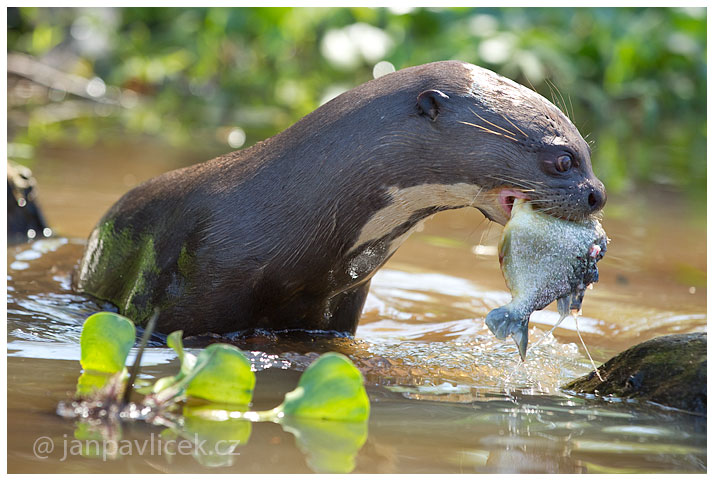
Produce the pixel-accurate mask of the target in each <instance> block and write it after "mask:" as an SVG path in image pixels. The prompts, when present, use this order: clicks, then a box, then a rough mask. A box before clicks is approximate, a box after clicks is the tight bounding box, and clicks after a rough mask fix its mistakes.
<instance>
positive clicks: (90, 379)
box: [76, 370, 127, 396]
mask: <svg viewBox="0 0 715 481" xmlns="http://www.w3.org/2000/svg"><path fill="white" fill-rule="evenodd" d="M120 372H122V371H120ZM126 372H127V371H126V370H124V374H126ZM115 375H116V373H115V374H112V373H109V372H96V371H85V372H83V373H82V374H81V375H80V376H79V379H77V392H76V393H77V395H78V396H89V395H91V394H92V393H94V392H96V391H99V390H101V389H102V388H104V387H105V386H106V385H107V384H108V383H109V381H111V380H112V378H113V376H115ZM124 377H126V376H122V379H124Z"/></svg>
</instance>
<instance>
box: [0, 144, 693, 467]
mask: <svg viewBox="0 0 715 481" xmlns="http://www.w3.org/2000/svg"><path fill="white" fill-rule="evenodd" d="M172 156H173V157H172ZM177 158H178V163H179V164H182V163H183V164H186V163H190V162H192V161H195V160H200V159H201V158H200V157H195V158H191V157H189V156H186V155H184V156H183V157H177V155H176V154H175V153H171V152H170V151H168V150H167V149H166V148H157V147H153V146H146V145H143V146H124V147H122V148H121V149H113V148H104V149H95V150H91V151H84V150H81V149H77V148H74V149H69V148H65V149H61V148H55V149H47V150H45V151H43V152H42V153H41V154H40V155H39V156H38V160H37V163H36V164H35V165H34V166H33V168H34V171H35V174H36V177H37V179H38V182H39V186H40V188H39V195H40V201H41V205H42V207H43V208H44V210H45V214H46V216H47V218H48V219H49V222H50V223H51V225H52V227H53V228H54V230H55V231H56V232H57V233H59V234H60V235H61V236H62V237H58V238H54V239H49V240H41V241H37V242H35V243H32V244H25V245H20V246H15V247H10V248H8V257H7V261H8V277H7V279H8V281H7V282H8V322H7V332H8V338H7V342H8V372H7V374H8V392H7V395H8V470H9V471H10V472H48V473H49V472H204V471H205V472H257V473H263V472H268V473H282V472H313V471H353V472H383V473H417V472H459V473H461V472H541V473H543V472H549V473H551V472H555V473H556V472H558V473H574V472H589V473H594V472H596V473H631V472H649V473H650V472H704V471H705V470H706V422H705V420H704V418H698V417H694V416H689V415H686V414H680V413H677V412H673V411H668V410H664V409H662V408H659V407H657V406H650V405H644V404H640V403H622V402H621V403H619V402H605V401H602V400H594V399H590V400H589V399H581V398H576V397H572V396H567V395H565V394H563V393H561V392H560V391H559V390H558V386H559V385H561V384H563V383H564V382H566V381H567V380H570V379H572V378H573V377H575V376H578V375H581V374H583V373H585V372H587V371H589V370H590V365H589V363H588V361H587V359H586V358H585V353H584V351H583V349H582V348H581V347H580V346H579V345H578V338H577V335H576V331H575V324H574V322H573V320H567V321H565V322H564V323H563V324H562V325H561V326H560V327H559V328H558V329H556V331H554V336H552V337H550V338H549V339H548V340H547V341H546V342H543V343H542V344H541V345H539V346H537V347H535V348H534V349H532V350H530V351H529V357H528V361H527V362H526V364H524V365H523V366H521V367H520V368H519V369H518V370H516V371H515V370H514V368H515V367H516V366H517V359H518V355H517V353H516V349H515V347H514V346H513V344H512V342H511V341H508V342H501V341H498V340H496V339H495V338H494V337H493V336H492V335H491V334H490V333H489V331H488V330H487V328H486V327H485V326H484V323H483V320H484V316H485V315H486V313H487V312H488V311H489V310H490V309H492V308H494V307H496V306H498V305H501V304H503V303H505V302H506V301H508V299H509V294H508V292H507V291H506V288H505V286H504V281H503V279H502V277H501V273H500V271H499V266H498V261H497V258H496V243H497V241H498V237H499V234H500V232H501V227H500V226H497V225H495V224H489V223H488V222H487V221H485V220H484V218H483V217H482V215H481V214H479V213H478V212H476V211H474V212H472V211H467V210H461V211H453V212H446V213H442V214H439V215H437V216H436V217H434V218H432V219H431V220H430V221H428V222H427V223H426V224H425V227H424V229H423V230H422V231H421V232H417V233H415V234H414V235H413V236H412V237H411V238H410V240H408V242H407V243H406V244H405V245H404V246H403V247H402V248H401V249H400V250H399V251H398V252H397V253H396V254H395V256H394V257H393V258H392V259H391V260H390V262H388V264H387V265H386V267H385V268H384V269H382V270H381V271H380V272H379V273H378V274H377V275H376V276H375V278H374V281H373V283H372V289H371V294H370V296H369V298H368V300H367V304H366V307H365V311H364V314H363V319H362V322H361V325H360V328H359V329H358V332H357V335H356V336H355V338H354V339H340V340H319V341H313V342H304V341H295V342H291V343H281V344H271V343H269V342H266V341H265V340H264V341H261V340H255V341H254V342H253V343H251V344H244V345H242V346H240V347H242V348H243V349H245V350H247V353H248V355H249V357H250V359H251V360H252V362H253V364H254V368H255V370H256V371H257V376H258V382H257V391H256V395H255V401H254V407H255V408H257V409H268V408H272V407H274V406H275V405H277V404H278V403H280V401H281V400H282V397H283V394H284V393H285V392H287V391H290V390H292V389H293V388H294V387H295V384H296V382H297V379H298V377H299V375H300V371H302V370H303V369H304V368H305V367H306V366H307V365H308V364H309V363H310V361H311V360H312V359H314V358H315V357H316V356H317V354H316V353H319V352H324V351H329V350H336V351H340V352H343V353H345V354H347V355H348V356H350V357H351V358H352V359H353V361H354V362H355V363H356V364H357V365H358V366H359V367H360V369H361V370H362V371H363V372H364V374H365V376H366V379H367V388H368V393H369V395H370V399H371V403H372V413H371V416H370V420H369V423H368V425H367V440H366V441H365V443H364V445H362V446H361V444H360V442H357V443H356V442H355V441H354V439H357V438H360V435H361V434H360V433H358V434H354V433H353V434H351V433H349V432H348V431H349V430H346V429H343V428H334V429H328V430H323V431H321V430H320V429H319V428H318V427H316V426H312V427H311V426H308V427H306V426H302V427H301V426H297V427H296V426H293V427H292V428H283V427H281V426H280V425H277V424H272V423H254V424H253V425H251V424H245V425H240V426H238V425H237V426H233V427H232V428H231V429H234V428H235V429H234V431H233V433H234V434H235V432H238V431H240V432H241V433H242V434H241V442H240V443H238V444H236V445H231V449H230V450H229V452H222V453H218V454H217V453H212V452H208V453H207V452H204V451H203V447H202V446H201V444H202V443H201V439H204V438H201V439H199V438H195V439H191V440H189V441H187V443H188V444H187V445H184V447H185V448H186V449H184V450H177V449H176V447H177V445H172V446H171V447H167V446H168V445H167V442H168V441H169V440H170V439H171V436H170V433H167V432H166V431H164V430H163V428H160V427H152V426H146V425H125V426H123V428H122V430H121V433H116V432H115V433H113V436H114V438H113V439H114V440H115V441H117V443H119V442H120V441H121V442H123V443H125V444H121V445H119V444H118V445H119V447H120V449H119V450H118V451H117V449H111V448H112V446H109V447H108V446H107V445H105V446H104V450H102V449H101V448H100V449H99V451H96V450H95V451H92V450H91V449H89V450H88V449H84V450H83V451H81V452H80V449H79V448H78V447H77V445H76V443H79V441H77V438H79V437H81V436H80V434H79V433H78V432H79V431H80V429H81V427H80V426H77V425H75V423H73V422H71V421H66V420H64V419H61V418H60V417H58V416H57V415H56V414H55V408H56V406H57V403H58V402H59V401H60V400H63V399H67V398H68V397H70V396H71V394H72V392H73V391H74V388H75V384H76V381H77V377H78V375H79V373H80V366H79V363H78V362H77V361H78V359H79V344H78V340H79V334H80V330H81V325H82V322H83V320H84V319H85V318H86V317H87V316H88V315H89V314H90V313H92V312H94V311H96V310H98V307H97V306H96V305H95V304H93V303H92V302H91V301H89V300H88V299H86V298H84V297H82V296H77V295H75V294H73V293H72V292H71V291H70V290H69V277H68V276H69V273H70V272H71V269H72V268H73V266H74V264H75V262H76V261H77V259H78V257H79V256H80V254H81V252H82V249H83V243H84V239H85V238H86V236H87V235H88V233H89V231H90V230H91V228H92V227H93V225H94V223H95V222H96V221H97V220H98V219H99V217H100V216H101V215H102V214H103V212H104V211H105V210H106V209H107V208H108V207H109V206H110V205H111V204H112V203H113V202H114V201H115V200H116V199H117V198H118V197H119V196H120V195H121V194H123V193H124V192H125V191H126V190H128V189H129V188H130V187H131V186H133V185H135V184H136V183H137V182H139V181H141V180H144V179H146V178H148V177H150V176H153V175H156V174H158V173H160V172H162V171H165V170H168V169H170V168H174V167H176V166H177ZM604 226H605V228H606V231H607V232H608V234H609V236H610V238H611V239H612V242H611V244H610V245H609V250H608V255H607V256H606V258H605V259H604V260H603V261H602V262H601V263H600V264H599V267H600V271H601V281H600V283H599V284H598V285H597V286H596V288H595V289H594V290H593V291H589V292H588V293H587V296H586V299H585V301H584V308H583V317H582V318H581V319H580V320H579V327H580V329H581V332H582V334H583V336H584V339H585V341H586V343H587V344H588V346H589V349H590V351H591V354H592V355H593V356H594V357H595V358H596V360H597V361H604V360H606V359H607V358H609V357H610V356H612V355H614V354H616V353H618V352H620V351H621V350H623V349H625V348H627V347H629V346H631V345H633V344H636V343H638V342H641V341H644V340H646V339H650V338H652V337H655V336H659V335H663V334H669V333H676V332H677V333H684V332H694V331H704V330H705V329H706V323H707V318H706V292H705V291H706V289H705V287H706V274H705V268H706V233H705V219H704V213H703V214H697V213H693V212H691V210H690V209H688V208H687V207H686V205H685V204H684V203H683V202H682V200H681V199H679V198H677V197H675V196H672V195H667V194H665V193H663V192H652V193H649V194H643V195H642V196H640V197H633V196H631V197H628V198H625V197H624V198H613V197H612V198H611V199H610V200H609V205H608V207H607V209H606V214H605V219H604ZM557 318H558V316H557V315H556V312H555V311H554V310H552V309H549V310H546V311H542V312H537V313H535V314H534V315H533V316H532V324H531V325H532V326H533V327H532V332H531V334H530V338H531V339H532V342H533V340H534V339H537V338H538V337H539V336H541V335H542V334H543V332H544V331H545V330H547V329H548V328H549V327H550V326H552V325H553V324H554V322H555V321H556V320H557ZM130 357H131V356H130ZM144 359H145V361H144V364H145V365H146V367H145V368H144V369H143V376H144V377H145V378H147V379H148V378H156V377H160V376H166V375H169V374H173V373H174V372H175V371H176V370H177V360H176V359H175V355H174V354H173V351H171V350H169V349H167V348H164V347H152V348H150V349H149V352H148V354H147V355H145V358H144ZM214 431H215V430H214ZM214 431H212V430H211V429H209V430H208V431H206V430H205V429H204V430H203V431H202V430H200V429H199V430H197V432H199V433H201V435H202V436H204V437H207V438H209V439H214V440H215V439H216V438H217V436H218V437H219V438H220V437H221V436H220V435H219V434H216V432H214ZM207 433H208V434H207ZM362 434H364V433H362ZM212 436H213V437H212ZM231 439H233V438H231ZM162 443H163V444H162ZM351 443H352V445H351ZM350 446H352V447H350ZM360 446H361V447H360ZM115 447H116V446H115ZM84 448H86V446H85V447H84ZM351 450H352V451H351ZM179 451H180V452H179ZM355 451H356V455H355V456H354V460H353V459H352V454H354V452H355ZM336 453H338V455H337V457H336ZM341 456H342V457H341ZM336 459H338V461H336Z"/></svg>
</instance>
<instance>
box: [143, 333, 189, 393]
mask: <svg viewBox="0 0 715 481" xmlns="http://www.w3.org/2000/svg"><path fill="white" fill-rule="evenodd" d="M183 334H184V331H174V332H172V333H171V334H169V335H168V336H167V338H166V345H167V346H169V347H170V348H172V349H173V350H174V351H175V352H176V356H177V357H178V358H179V362H180V363H181V368H180V371H179V373H178V374H177V375H176V376H167V377H163V378H161V379H159V380H158V381H156V383H155V384H154V386H153V387H152V392H155V393H156V392H159V391H162V390H164V389H167V388H168V387H170V386H173V385H174V384H176V383H177V382H179V381H181V380H182V379H184V378H185V377H186V376H188V375H189V373H191V372H192V371H193V369H194V368H195V367H196V356H194V355H193V354H191V353H188V352H186V351H184V343H183V342H182V340H181V336H182V335H183Z"/></svg>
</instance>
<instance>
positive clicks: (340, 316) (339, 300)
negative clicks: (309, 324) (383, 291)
mask: <svg viewBox="0 0 715 481" xmlns="http://www.w3.org/2000/svg"><path fill="white" fill-rule="evenodd" d="M369 290H370V281H369V280H368V281H367V282H364V283H362V284H360V285H358V286H356V287H353V288H352V289H349V290H347V291H344V292H341V293H339V294H336V295H335V296H333V298H331V299H330V300H329V301H328V309H327V311H328V312H326V317H327V318H326V322H327V323H328V324H329V326H330V329H331V330H335V331H338V332H349V333H350V334H355V331H356V330H357V326H358V322H360V314H362V308H363V306H364V305H365V299H366V298H367V293H368V291H369Z"/></svg>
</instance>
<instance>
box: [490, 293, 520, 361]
mask: <svg viewBox="0 0 715 481" xmlns="http://www.w3.org/2000/svg"><path fill="white" fill-rule="evenodd" d="M530 315H531V313H530V312H527V313H526V314H525V315H524V314H520V313H518V312H516V311H514V310H513V309H510V308H509V305H506V306H503V307H499V308H497V309H494V310H492V311H491V312H489V314H487V318H486V320H485V323H486V325H487V327H489V330H490V331H492V334H494V335H495V336H496V337H497V339H502V340H503V339H506V337H507V336H508V335H511V337H512V339H514V342H516V347H517V348H518V349H519V355H520V356H521V359H522V360H524V359H525V358H526V346H527V344H528V342H529V316H530Z"/></svg>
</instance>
